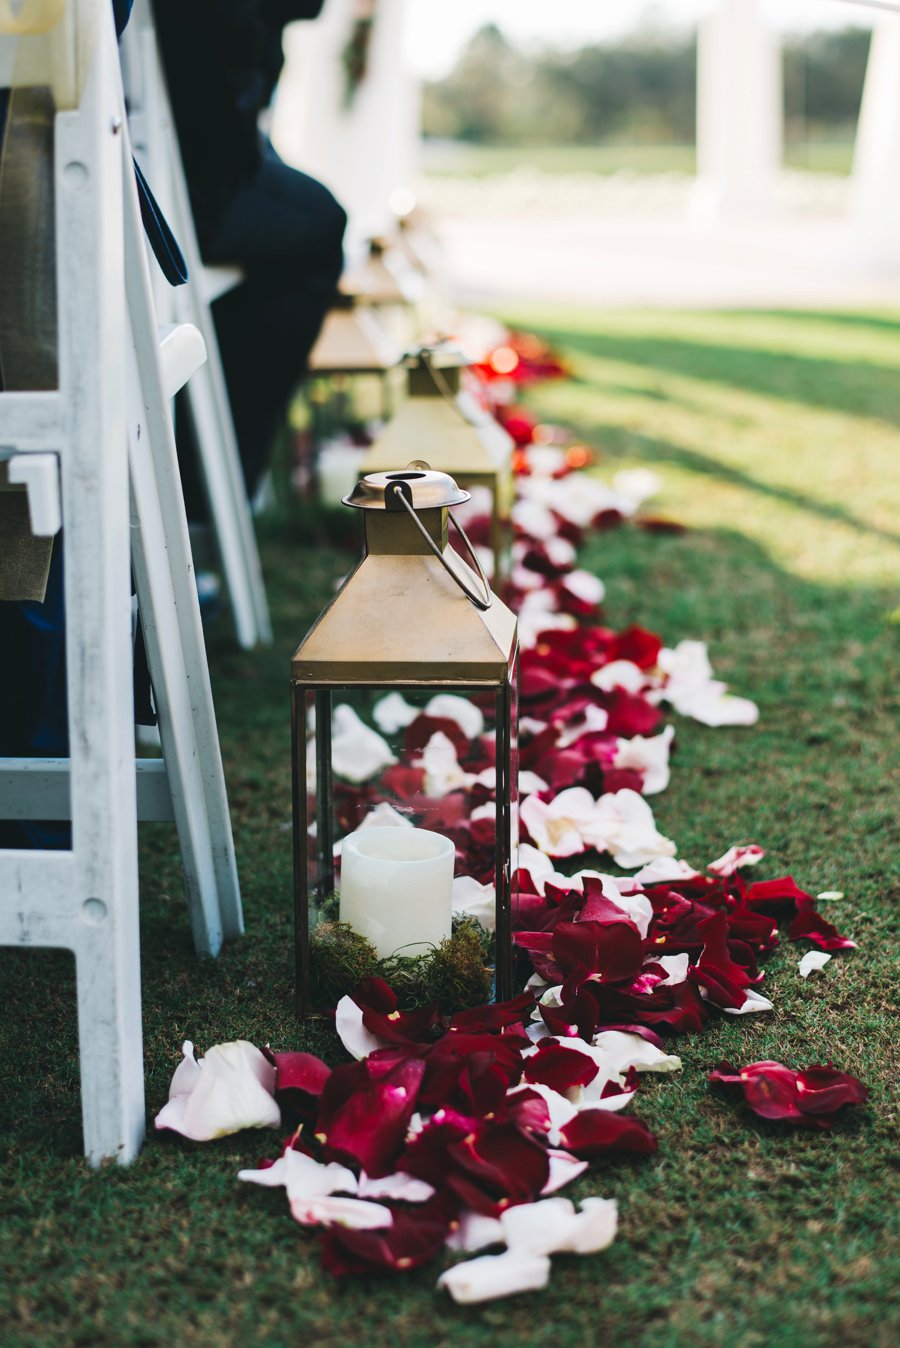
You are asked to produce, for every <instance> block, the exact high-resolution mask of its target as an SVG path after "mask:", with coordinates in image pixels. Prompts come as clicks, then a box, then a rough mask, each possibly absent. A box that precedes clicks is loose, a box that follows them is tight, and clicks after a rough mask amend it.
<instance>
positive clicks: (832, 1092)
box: [797, 1064, 869, 1114]
mask: <svg viewBox="0 0 900 1348" xmlns="http://www.w3.org/2000/svg"><path fill="white" fill-rule="evenodd" d="M868 1098H869V1090H868V1087H867V1086H864V1085H863V1083H862V1082H861V1081H859V1080H858V1079H857V1078H856V1077H852V1076H850V1075H849V1074H848V1073H847V1072H838V1071H836V1070H835V1069H834V1068H833V1067H832V1066H831V1065H830V1064H829V1065H828V1066H827V1067H807V1068H804V1069H803V1070H802V1071H800V1072H798V1073H797V1099H798V1102H799V1104H800V1108H801V1109H802V1110H803V1112H804V1114H833V1113H834V1112H835V1111H836V1110H838V1109H841V1108H842V1107H843V1106H844V1105H863V1104H865V1102H866V1100H867V1099H868Z"/></svg>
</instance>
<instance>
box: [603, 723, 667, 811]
mask: <svg viewBox="0 0 900 1348" xmlns="http://www.w3.org/2000/svg"><path fill="white" fill-rule="evenodd" d="M674 736H675V731H674V729H673V727H672V726H670V725H669V726H666V728H665V730H664V731H663V732H662V734H660V735H651V736H647V737H645V736H644V735H634V736H633V737H632V738H631V739H630V740H623V739H620V740H617V741H616V756H615V758H614V759H613V767H615V768H631V769H633V770H634V771H636V772H642V773H643V774H644V784H643V786H642V787H641V794H642V795H645V796H655V795H656V794H657V793H658V792H660V791H665V789H666V787H667V786H668V785H669V748H670V746H671V744H672V740H673V738H674Z"/></svg>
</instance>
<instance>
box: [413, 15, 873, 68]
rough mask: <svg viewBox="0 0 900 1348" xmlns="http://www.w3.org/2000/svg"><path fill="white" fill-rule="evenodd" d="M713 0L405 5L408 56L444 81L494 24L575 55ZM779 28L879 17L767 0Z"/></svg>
mask: <svg viewBox="0 0 900 1348" xmlns="http://www.w3.org/2000/svg"><path fill="white" fill-rule="evenodd" d="M713 3H715V0H407V37H406V48H407V56H408V59H409V61H410V63H411V64H412V66H413V68H414V69H415V70H416V71H418V72H419V73H420V74H422V75H425V76H426V77H429V78H436V77H439V76H440V75H444V74H446V73H447V72H448V71H449V70H450V69H451V68H452V66H453V65H454V63H455V61H456V58H457V56H458V55H459V53H460V51H461V50H462V48H463V47H464V46H465V44H466V42H467V41H468V39H469V38H470V37H471V36H472V34H473V33H474V32H476V31H477V29H479V28H480V27H481V26H482V25H483V24H485V23H496V24H497V25H498V26H499V27H500V28H502V29H503V31H504V32H505V33H507V34H508V36H509V37H510V38H513V39H514V40H516V41H518V42H525V43H527V42H540V43H551V44H553V45H555V46H560V47H575V46H581V45H583V44H586V43H591V42H602V41H604V40H607V39H610V38H615V37H618V36H621V35H622V34H624V33H627V32H629V31H631V30H633V29H634V28H636V27H637V26H638V25H639V24H640V23H641V22H642V21H645V20H647V19H648V18H655V19H657V20H659V21H660V22H662V23H671V24H672V25H675V26H678V25H684V26H687V25H690V24H692V23H694V22H695V21H696V20H697V19H698V18H699V17H700V15H701V14H703V13H704V12H705V11H707V10H708V9H710V8H711V7H712V5H713ZM762 6H763V11H764V13H765V15H766V18H767V19H768V20H769V21H771V22H772V23H774V24H777V26H778V27H779V28H782V29H786V30H789V31H790V30H802V29H807V28H819V27H821V28H826V27H827V28H838V27H843V26H844V25H846V24H857V25H859V26H861V27H862V26H865V27H871V25H872V23H873V21H874V20H875V19H876V18H877V17H878V12H877V10H876V9H869V8H867V7H865V6H864V5H862V4H859V3H851V0H762Z"/></svg>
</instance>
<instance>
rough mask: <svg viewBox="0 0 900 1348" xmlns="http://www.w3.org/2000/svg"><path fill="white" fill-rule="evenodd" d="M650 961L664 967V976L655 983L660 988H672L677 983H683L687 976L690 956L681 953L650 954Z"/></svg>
mask: <svg viewBox="0 0 900 1348" xmlns="http://www.w3.org/2000/svg"><path fill="white" fill-rule="evenodd" d="M650 959H651V961H652V962H653V963H654V964H658V965H659V966H660V968H662V969H665V971H666V976H665V978H664V979H663V980H662V982H661V983H658V984H657V987H660V988H673V987H675V986H676V984H678V983H683V982H684V981H685V979H686V978H687V973H688V966H689V964H690V956H689V955H687V954H681V955H651V956H650Z"/></svg>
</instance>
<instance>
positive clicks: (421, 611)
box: [291, 470, 518, 1015]
mask: <svg viewBox="0 0 900 1348" xmlns="http://www.w3.org/2000/svg"><path fill="white" fill-rule="evenodd" d="M468 499H469V496H468V493H467V492H464V491H461V490H460V489H459V488H458V487H457V486H456V483H455V482H453V480H452V479H451V478H449V477H448V476H447V475H445V474H443V473H435V472H426V471H414V470H412V471H406V472H400V473H391V474H373V475H370V476H368V477H367V478H365V479H364V480H363V481H362V482H360V483H359V484H358V486H357V488H356V489H355V490H354V492H352V493H351V494H350V496H348V497H345V498H344V503H345V504H347V505H352V506H355V507H356V508H358V509H360V511H361V513H362V516H363V520H364V524H365V550H364V556H363V558H362V560H361V561H360V563H359V564H358V566H357V567H356V568H355V570H354V571H353V572H352V573H351V574H350V576H349V577H348V578H347V580H346V581H345V582H344V585H343V586H342V587H341V589H340V590H339V592H338V594H337V595H336V596H335V598H334V599H333V600H332V602H331V604H330V605H329V606H328V607H327V608H326V609H325V611H324V612H323V613H322V615H321V616H320V617H319V619H318V620H317V622H316V623H315V624H314V625H313V627H312V628H311V629H310V631H309V633H308V634H307V636H306V637H305V638H304V640H303V642H301V644H300V646H299V647H298V648H297V650H296V651H295V653H294V655H293V657H292V660H291V744H292V791H293V864H294V948H295V969H296V996H297V1009H298V1012H299V1013H300V1014H303V1015H308V1014H313V1013H315V1011H316V1009H317V1008H315V1007H314V1005H313V998H312V973H313V970H312V963H311V960H312V951H311V941H310V938H311V935H312V931H311V924H310V910H311V908H312V907H313V905H314V904H316V903H317V902H321V901H322V900H324V899H325V898H327V897H328V896H329V895H330V894H332V893H333V892H334V889H335V865H334V844H335V837H334V834H333V832H332V831H331V826H332V809H331V805H332V802H333V801H334V778H333V767H332V753H331V748H332V746H331V729H332V713H333V705H334V694H335V693H336V692H338V691H339V690H345V689H346V690H351V691H352V690H358V691H362V690H367V689H371V690H372V691H373V692H379V691H385V692H394V691H398V692H400V693H413V692H422V691H433V692H438V691H444V692H453V693H456V694H460V695H464V696H465V695H472V696H473V697H474V696H484V695H486V694H493V698H494V702H493V707H494V728H495V732H496V789H495V801H496V804H495V826H496V837H495V855H494V888H495V895H496V927H495V934H494V968H495V996H496V997H497V999H499V1000H503V999H505V998H507V997H510V996H512V992H513V988H512V978H513V947H512V880H513V875H514V871H515V850H516V842H517V839H516V837H515V818H516V810H517V790H518V782H517V768H518V757H517V739H516V733H515V732H516V715H517V677H518V639H517V631H516V620H515V617H514V615H513V614H512V613H511V612H510V610H509V609H507V608H506V606H505V605H504V604H503V603H502V602H501V601H500V600H499V599H498V598H497V597H496V596H494V595H493V594H491V591H490V587H489V586H488V584H487V581H486V580H485V578H484V575H483V573H481V575H479V574H477V573H476V572H475V571H473V570H472V568H470V567H469V566H468V565H467V564H466V563H465V562H464V561H463V560H462V559H461V558H460V557H459V555H458V554H457V553H456V552H455V551H454V550H453V549H452V548H450V547H449V546H448V524H449V523H450V522H451V520H452V514H451V507H452V506H453V505H458V504H461V503H462V502H464V501H466V500H468ZM463 537H464V538H465V535H463ZM467 541H468V540H466V542H467ZM473 555H474V554H473ZM482 586H483V587H484V588H482ZM310 700H311V701H312V705H314V708H315V739H316V743H315V754H316V785H315V820H316V834H315V840H314V841H313V840H312V839H311V838H310V832H309V830H310V825H311V823H312V819H311V818H310V811H309V805H308V796H309V792H308V790H307V783H306V765H307V751H308V744H309V728H308V720H307V708H308V706H309V705H310ZM312 860H315V862H316V886H315V889H316V892H315V893H314V892H311V886H310V863H311V861H312ZM348 990H349V989H348Z"/></svg>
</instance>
